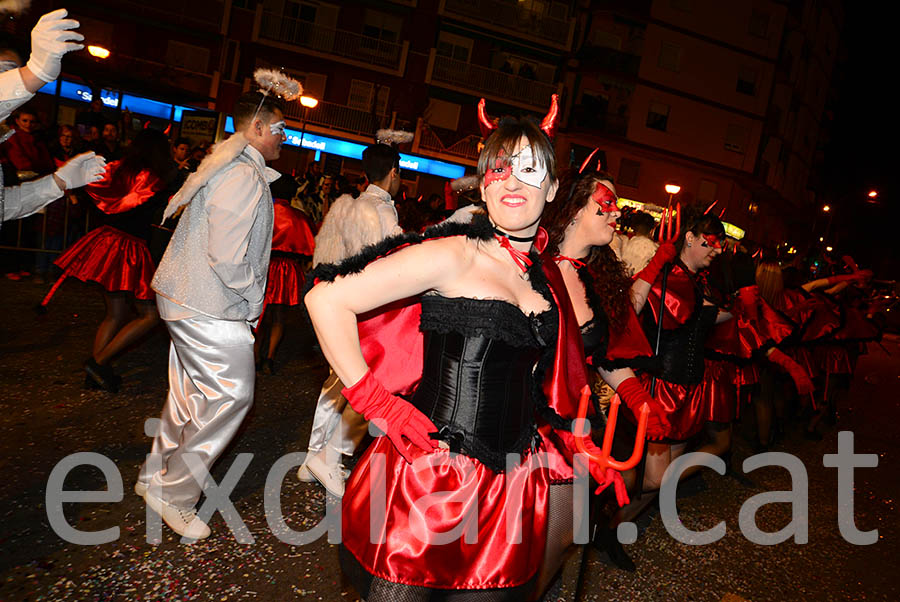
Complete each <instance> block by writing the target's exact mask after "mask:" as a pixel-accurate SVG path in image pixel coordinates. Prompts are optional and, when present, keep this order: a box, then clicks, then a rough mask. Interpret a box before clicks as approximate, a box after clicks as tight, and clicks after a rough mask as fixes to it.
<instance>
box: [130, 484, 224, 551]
mask: <svg viewBox="0 0 900 602" xmlns="http://www.w3.org/2000/svg"><path fill="white" fill-rule="evenodd" d="M144 501H146V502H147V505H148V506H150V509H151V510H153V511H154V512H156V513H157V514H159V515H160V516H161V517H162V519H163V521H164V522H165V523H166V524H167V525H169V527H170V528H171V529H172V530H173V531H175V532H176V533H178V534H179V535H181V536H182V537H186V538H188V539H205V538H207V537H209V534H210V533H211V531H210V530H209V526H208V525H207V524H206V523H204V522H203V521H202V520H200V519H199V518H197V511H196V510H195V509H194V508H191V509H189V510H185V509H183V508H178V507H177V506H173V505H172V504H170V503H168V502H166V501H165V500H161V499H159V498H158V497H156V496H155V495H153V494H152V493H150V492H149V491H147V492H146V493H145V494H144Z"/></svg>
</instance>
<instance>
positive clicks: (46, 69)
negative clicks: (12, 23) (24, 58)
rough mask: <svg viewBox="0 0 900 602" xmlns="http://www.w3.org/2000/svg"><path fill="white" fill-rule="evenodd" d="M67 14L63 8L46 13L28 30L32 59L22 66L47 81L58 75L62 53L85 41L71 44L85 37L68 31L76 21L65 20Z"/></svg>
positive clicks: (77, 46) (78, 47) (74, 48)
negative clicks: (29, 31)
mask: <svg viewBox="0 0 900 602" xmlns="http://www.w3.org/2000/svg"><path fill="white" fill-rule="evenodd" d="M68 14H69V13H68V12H67V11H66V9H64V8H59V9H57V10H55V11H53V12H52V13H47V14H46V15H44V16H43V17H41V18H40V19H38V22H37V25H35V26H34V29H32V30H31V58H29V59H28V64H26V65H25V66H26V67H28V70H29V71H31V72H32V73H34V74H35V75H36V76H37V77H39V78H41V79H42V80H44V81H45V82H48V83H49V82H52V81H54V80H56V78H57V77H59V72H60V70H61V69H62V56H63V55H64V54H65V53H67V52H72V51H73V50H81V49H82V48H84V44H75V43H74V42H80V41H82V40H83V39H84V36H83V35H81V34H80V33H78V32H75V31H71V30H72V29H75V28H77V27H78V25H79V23H78V21H76V20H75V19H66V18H65V16H66V15H68Z"/></svg>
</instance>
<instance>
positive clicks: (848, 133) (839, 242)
mask: <svg viewBox="0 0 900 602" xmlns="http://www.w3.org/2000/svg"><path fill="white" fill-rule="evenodd" d="M885 5H886V4H882V3H875V2H855V1H850V2H846V3H845V10H846V11H847V12H846V21H845V28H844V32H843V44H844V53H845V57H846V60H844V61H841V62H839V64H838V67H837V68H838V71H837V72H836V73H835V77H836V78H839V79H838V80H837V86H838V99H837V104H836V105H835V109H834V123H833V129H832V134H831V140H830V141H829V143H828V145H827V146H826V147H825V174H824V176H825V178H824V179H825V182H826V186H827V189H828V191H827V192H826V194H829V195H830V196H832V197H833V199H834V202H833V205H834V207H835V213H834V217H833V218H832V219H833V222H832V226H831V234H830V242H831V243H832V244H834V246H835V252H837V253H839V254H843V253H844V252H849V253H850V254H851V255H853V257H854V258H856V260H857V262H858V263H859V264H860V267H864V268H865V267H869V268H873V269H874V270H875V276H876V278H879V279H898V278H900V260H898V256H900V228H898V226H897V225H898V224H900V199H898V193H900V187H898V183H900V165H898V157H900V152H898V148H897V143H898V133H900V128H898V127H897V120H898V113H900V95H898V94H897V92H896V86H897V79H898V77H897V73H898V65H897V60H898V57H900V52H898V32H897V25H896V24H897V21H896V17H897V16H898V14H900V11H898V10H897V9H896V8H892V9H887V8H884V6H885ZM876 7H877V10H876ZM873 189H874V190H877V191H878V193H879V196H878V200H879V203H878V204H872V203H867V202H866V201H867V198H868V197H867V196H866V195H867V193H868V192H869V190H873ZM819 205H820V206H819V207H817V208H816V210H817V211H820V210H821V203H820V204H819ZM820 223H821V222H820Z"/></svg>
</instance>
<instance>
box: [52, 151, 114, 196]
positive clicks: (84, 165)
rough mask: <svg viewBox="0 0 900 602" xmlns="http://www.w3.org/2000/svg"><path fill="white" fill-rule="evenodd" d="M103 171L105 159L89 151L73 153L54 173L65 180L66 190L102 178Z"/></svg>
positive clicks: (104, 171) (104, 169)
mask: <svg viewBox="0 0 900 602" xmlns="http://www.w3.org/2000/svg"><path fill="white" fill-rule="evenodd" d="M105 173H106V159H104V158H103V157H101V156H99V155H97V154H96V153H95V152H93V151H91V152H89V153H81V154H80V155H75V156H74V157H72V158H71V159H69V160H68V161H67V162H66V163H65V165H63V166H62V167H60V168H59V169H58V170H56V174H55V175H56V176H57V177H58V178H59V179H60V180H62V181H63V182H65V184H66V189H67V190H72V189H73V188H81V187H82V186H84V185H85V184H91V183H92V182H97V181H99V180H102V179H103V175H104V174H105Z"/></svg>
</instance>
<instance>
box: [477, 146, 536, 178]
mask: <svg viewBox="0 0 900 602" xmlns="http://www.w3.org/2000/svg"><path fill="white" fill-rule="evenodd" d="M501 162H502V160H501V159H498V160H497V163H498V165H497V166H496V167H495V168H493V169H489V170H488V173H487V174H485V186H490V185H491V184H493V183H494V182H502V181H503V180H505V179H507V178H508V177H510V176H511V175H512V176H515V177H516V179H517V180H519V181H520V182H522V183H523V184H527V185H528V186H532V187H534V188H540V187H541V183H542V182H543V181H544V178H546V177H547V167H546V166H544V165H543V164H541V163H540V162H539V161H536V160H535V158H534V151H533V150H532V148H531V145H530V144H529V145H528V146H525V147H523V148H522V149H521V150H520V151H519V152H517V153H516V154H515V155H513V156H512V157H510V158H509V161H508V162H507V163H506V165H505V166H501V165H499V163H501Z"/></svg>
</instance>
